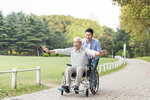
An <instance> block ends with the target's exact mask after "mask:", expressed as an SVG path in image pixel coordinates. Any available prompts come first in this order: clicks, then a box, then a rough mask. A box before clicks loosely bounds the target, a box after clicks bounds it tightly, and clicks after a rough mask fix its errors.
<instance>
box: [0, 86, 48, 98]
mask: <svg viewBox="0 0 150 100" xmlns="http://www.w3.org/2000/svg"><path fill="white" fill-rule="evenodd" d="M48 88H49V87H47V86H44V85H31V86H21V87H20V88H17V89H3V90H0V100H1V99H2V98H4V97H11V96H18V95H22V94H28V93H33V92H36V91H40V90H44V89H48Z"/></svg>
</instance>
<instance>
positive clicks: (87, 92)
mask: <svg viewBox="0 0 150 100" xmlns="http://www.w3.org/2000/svg"><path fill="white" fill-rule="evenodd" d="M85 95H86V97H88V96H89V90H88V89H86V91H85Z"/></svg>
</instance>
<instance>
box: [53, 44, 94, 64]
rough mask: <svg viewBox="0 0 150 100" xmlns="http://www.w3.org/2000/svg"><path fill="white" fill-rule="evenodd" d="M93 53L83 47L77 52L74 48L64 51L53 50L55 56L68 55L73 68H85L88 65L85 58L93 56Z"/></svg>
mask: <svg viewBox="0 0 150 100" xmlns="http://www.w3.org/2000/svg"><path fill="white" fill-rule="evenodd" d="M95 52H96V51H94V50H90V49H88V48H84V47H81V48H80V49H79V50H78V51H77V50H76V49H75V48H74V47H72V48H66V49H55V53H57V54H64V55H70V56H71V64H72V66H73V67H85V66H86V65H87V63H88V58H87V56H94V55H95Z"/></svg>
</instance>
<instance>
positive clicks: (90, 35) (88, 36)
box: [85, 32, 93, 43]
mask: <svg viewBox="0 0 150 100" xmlns="http://www.w3.org/2000/svg"><path fill="white" fill-rule="evenodd" d="M92 37H93V35H92V33H91V32H85V38H86V41H87V42H88V43H89V42H90V41H91V40H92Z"/></svg>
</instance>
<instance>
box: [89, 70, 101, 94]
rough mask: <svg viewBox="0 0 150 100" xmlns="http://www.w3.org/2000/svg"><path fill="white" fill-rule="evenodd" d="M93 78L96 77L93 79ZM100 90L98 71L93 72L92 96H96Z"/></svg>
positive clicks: (91, 81)
mask: <svg viewBox="0 0 150 100" xmlns="http://www.w3.org/2000/svg"><path fill="white" fill-rule="evenodd" d="M93 77H95V78H94V79H93ZM98 89H99V75H98V72H97V70H92V71H91V75H90V90H91V92H92V94H96V93H97V91H98Z"/></svg>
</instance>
